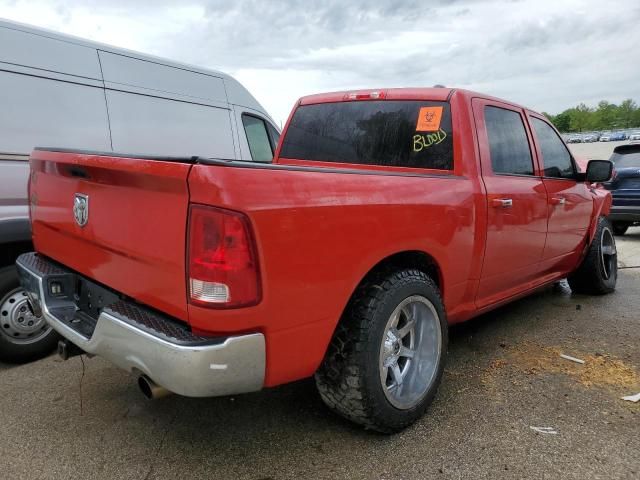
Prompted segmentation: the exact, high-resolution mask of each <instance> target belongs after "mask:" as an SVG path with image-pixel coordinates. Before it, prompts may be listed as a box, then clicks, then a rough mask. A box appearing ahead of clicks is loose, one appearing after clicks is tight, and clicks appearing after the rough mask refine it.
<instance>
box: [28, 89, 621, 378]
mask: <svg viewBox="0 0 640 480" xmlns="http://www.w3.org/2000/svg"><path fill="white" fill-rule="evenodd" d="M371 91H372V90H367V91H362V92H357V93H363V94H365V93H367V92H371ZM377 91H378V92H383V94H384V98H385V99H389V100H398V99H416V100H421V99H422V100H438V101H446V100H447V99H449V101H450V104H451V115H452V125H453V147H454V169H453V171H448V172H442V171H429V170H423V169H417V168H400V167H379V166H361V165H352V164H348V163H343V164H340V163H330V164H329V163H323V162H308V161H304V160H299V159H285V158H280V157H279V149H278V150H277V151H276V158H275V159H274V162H273V163H274V165H273V166H269V165H262V166H260V167H259V168H255V166H251V165H246V164H242V163H234V162H232V163H229V164H228V165H225V164H215V165H209V164H195V165H190V164H186V163H184V164H183V163H174V162H163V161H155V160H144V159H130V158H114V157H109V156H105V157H102V156H92V155H81V154H70V153H54V152H40V151H36V152H34V155H33V157H32V168H33V170H34V183H33V184H32V193H33V195H34V197H35V199H36V204H37V205H36V207H35V208H34V211H33V231H34V240H35V245H36V249H37V250H38V251H39V252H41V253H43V254H45V255H47V256H50V257H51V258H54V259H56V260H58V261H60V262H61V263H63V264H65V265H68V266H69V267H71V268H73V269H75V270H77V271H79V272H81V273H83V274H85V275H87V276H89V277H91V278H93V279H95V280H97V281H99V282H101V283H103V284H106V285H108V286H110V287H112V288H114V289H116V290H118V291H120V292H122V293H124V294H126V295H128V296H130V297H132V298H134V299H136V300H137V301H139V302H141V303H145V304H148V305H150V306H152V307H155V308H157V309H158V310H161V311H163V312H166V313H168V314H170V315H172V316H175V317H177V318H179V319H181V320H184V321H188V322H189V324H190V325H191V328H192V329H193V330H194V331H196V332H198V333H200V334H204V335H215V334H234V333H241V332H252V331H260V332H263V333H264V334H265V336H266V345H267V372H266V379H265V385H266V386H274V385H278V384H281V383H285V382H289V381H293V380H297V379H300V378H304V377H307V376H310V375H312V374H313V373H314V371H315V370H316V369H317V367H318V365H319V364H320V362H321V361H322V358H323V356H324V353H325V350H326V347H327V345H328V343H329V340H330V338H331V336H332V334H333V332H334V329H335V326H336V324H337V322H338V320H339V318H340V316H341V314H342V312H343V311H344V308H345V306H346V304H347V302H348V300H349V298H350V296H351V295H352V293H353V292H354V290H355V288H356V287H357V285H358V284H359V282H360V281H361V280H362V279H363V277H364V276H365V275H366V274H367V273H368V272H369V271H371V269H372V268H374V267H375V266H376V265H377V264H378V263H380V262H381V261H383V260H384V259H386V258H388V257H389V256H391V255H394V254H397V253H400V252H407V251H418V252H423V253H426V254H427V255H429V256H430V257H431V258H432V259H433V260H434V262H435V263H436V264H437V267H438V270H439V278H438V280H439V282H440V287H441V290H442V293H443V298H444V303H445V308H446V311H447V315H448V320H449V322H450V323H455V322H460V321H463V320H466V319H468V318H470V317H472V316H474V315H477V314H479V313H481V312H484V311H487V310H490V309H491V308H495V307H496V306H499V305H501V304H503V303H506V302H507V301H511V300H513V299H514V298H518V297H520V296H523V295H525V294H527V293H529V292H531V291H533V290H534V289H535V288H537V287H539V286H541V285H544V284H546V283H548V282H551V281H553V280H556V279H558V278H562V277H563V276H565V275H566V274H567V273H568V272H570V271H572V270H573V269H575V268H576V266H577V265H578V263H579V262H580V260H581V258H582V255H583V252H584V247H585V245H587V240H588V238H587V237H588V234H589V232H591V231H592V229H593V225H594V223H595V220H596V219H597V216H598V215H599V214H600V213H601V212H602V213H606V211H607V208H608V206H607V205H610V195H609V193H608V192H605V191H601V190H593V189H590V188H589V186H588V185H586V184H584V183H578V182H574V181H557V180H554V181H548V180H545V179H544V178H542V174H541V172H542V164H543V159H542V158H541V155H540V154H539V152H538V151H537V148H535V140H534V137H533V135H532V132H531V128H530V126H529V124H528V120H527V118H528V117H527V115H528V114H529V113H530V112H527V111H526V110H525V109H523V108H522V107H519V106H517V105H513V104H510V103H505V102H501V101H499V100H497V99H492V98H489V97H486V96H481V95H478V94H475V93H473V92H466V91H462V90H456V91H453V90H451V89H441V88H436V89H401V90H400V89H386V90H385V89H383V90H377ZM345 95H346V93H345V92H337V93H329V94H322V95H315V96H310V97H305V98H303V99H301V100H300V102H299V103H300V104H311V103H320V102H339V101H344V99H345ZM475 98H478V99H481V100H480V102H481V104H494V103H496V102H498V103H501V104H502V105H505V106H507V107H508V108H512V109H515V110H517V111H519V112H520V113H521V115H522V117H523V122H524V123H525V125H526V129H527V135H528V136H529V140H530V142H531V150H532V157H533V161H534V165H535V175H534V176H529V177H525V178H517V177H513V176H505V175H495V174H493V172H492V171H491V161H490V157H489V150H488V143H487V135H486V132H485V130H484V125H483V119H482V116H481V115H474V108H473V104H474V99H475ZM361 101H367V100H361ZM287 127H288V123H287ZM287 127H285V131H284V134H283V137H284V136H286V130H287ZM281 144H282V142H281ZM73 167H75V168H79V169H80V170H82V171H83V172H84V173H86V174H87V177H88V178H78V177H74V176H73V175H72V174H71V171H72V168H73ZM309 167H313V169H310V168H309ZM75 192H81V193H89V194H90V198H91V200H90V201H91V213H90V215H91V216H92V221H90V222H89V224H88V225H87V226H86V227H85V228H84V229H83V228H81V227H79V226H77V225H75V223H74V219H73V215H72V214H71V207H72V204H73V195H74V193H75ZM559 194H561V195H564V196H566V198H567V203H566V204H565V205H564V208H561V209H560V208H558V207H557V206H553V205H551V203H550V202H552V199H553V196H554V195H559ZM504 196H508V197H509V198H511V199H513V201H514V208H512V209H510V210H501V209H498V208H496V207H494V206H493V200H494V199H500V198H502V197H504ZM189 203H198V204H203V205H211V206H215V207H221V208H226V209H230V210H234V211H238V212H242V213H243V214H245V215H246V216H247V218H248V219H249V221H250V223H251V230H252V231H253V233H254V235H255V244H256V248H257V255H258V262H259V268H260V275H261V288H262V299H261V301H260V303H259V304H257V305H255V306H251V307H243V308H232V309H210V308H205V307H201V306H196V305H192V304H188V303H187V300H186V285H185V275H186V272H185V256H186V251H185V248H186V247H185V237H186V231H187V210H188V204H189Z"/></svg>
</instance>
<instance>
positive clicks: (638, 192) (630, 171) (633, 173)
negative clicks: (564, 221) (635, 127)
mask: <svg viewBox="0 0 640 480" xmlns="http://www.w3.org/2000/svg"><path fill="white" fill-rule="evenodd" d="M610 160H611V161H612V162H613V164H614V174H613V178H612V179H611V181H609V182H606V183H604V184H603V186H604V187H605V188H606V189H607V190H610V191H611V195H612V197H613V204H612V206H611V213H610V214H609V219H610V220H611V221H612V222H613V231H614V232H615V233H616V235H624V234H625V233H626V231H627V229H628V228H629V227H631V226H634V225H640V144H627V145H619V146H617V147H616V148H614V149H613V154H612V155H611V158H610Z"/></svg>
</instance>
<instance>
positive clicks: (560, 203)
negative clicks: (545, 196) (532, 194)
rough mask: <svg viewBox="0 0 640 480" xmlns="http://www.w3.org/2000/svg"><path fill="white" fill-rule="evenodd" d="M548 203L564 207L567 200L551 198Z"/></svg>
mask: <svg viewBox="0 0 640 480" xmlns="http://www.w3.org/2000/svg"><path fill="white" fill-rule="evenodd" d="M549 203H550V204H551V205H564V204H565V203H567V199H566V198H564V197H551V199H550V200H549Z"/></svg>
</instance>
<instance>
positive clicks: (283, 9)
mask: <svg viewBox="0 0 640 480" xmlns="http://www.w3.org/2000/svg"><path fill="white" fill-rule="evenodd" d="M0 17H2V18H6V19H10V20H15V21H19V22H23V23H28V24H31V25H35V26H39V27H45V28H49V29H52V30H55V31H59V32H63V33H67V34H71V35H77V36H80V37H83V38H88V39H91V40H96V41H100V42H104V43H108V44H111V45H115V46H118V47H124V48H128V49H132V50H137V51H140V52H144V53H148V54H152V55H157V56H160V57H166V58H169V59H172V60H177V61H180V62H183V63H188V64H194V65H197V66H200V67H205V68H211V69H215V70H222V71H224V72H226V73H229V74H231V75H233V76H234V77H235V78H236V79H237V80H239V81H240V82H241V83H242V84H244V86H245V87H247V88H248V89H249V90H250V91H251V92H252V93H253V95H254V96H255V97H256V98H257V99H258V100H259V101H260V103H261V104H262V105H263V106H264V107H265V108H266V109H267V111H269V113H270V114H271V115H272V116H273V117H274V119H275V120H276V121H277V122H278V123H281V122H282V123H284V122H285V121H286V119H287V116H288V114H289V111H290V110H291V107H292V106H293V105H294V103H295V101H296V100H297V99H298V98H299V97H301V96H304V95H308V94H312V93H319V92H326V91H335V90H339V91H342V90H354V89H360V88H390V87H420V86H433V85H435V84H441V85H446V86H448V87H459V88H468V89H472V90H477V91H480V92H483V93H487V94H491V95H495V96H498V97H502V98H505V99H508V100H511V101H514V102H517V103H520V104H523V105H526V106H527V107H530V108H533V109H535V110H538V111H546V112H549V113H552V114H556V113H559V112H561V111H562V110H564V109H566V108H569V107H572V106H575V105H577V104H578V103H580V102H584V103H586V104H587V105H591V106H595V105H596V104H597V102H598V101H599V100H602V99H605V100H609V101H611V102H614V103H617V102H620V101H621V100H623V99H625V98H633V99H635V100H636V101H638V102H639V103H640V81H639V77H640V48H639V47H638V46H639V45H640V2H638V1H637V0H617V1H614V0H609V1H602V0H599V1H591V0H584V1H574V0H537V1H534V0H449V1H445V0H422V1H418V0H386V1H384V0H367V1H364V0H325V1H314V0H306V1H294V0H268V1H267V0H262V1H256V0H233V1H229V0H180V1H167V0H49V1H42V0H0Z"/></svg>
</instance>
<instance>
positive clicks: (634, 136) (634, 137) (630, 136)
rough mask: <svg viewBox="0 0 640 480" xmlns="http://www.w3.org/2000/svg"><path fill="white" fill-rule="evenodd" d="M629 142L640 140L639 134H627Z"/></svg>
mask: <svg viewBox="0 0 640 480" xmlns="http://www.w3.org/2000/svg"><path fill="white" fill-rule="evenodd" d="M629 140H630V141H635V140H640V132H631V133H630V134H629Z"/></svg>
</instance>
